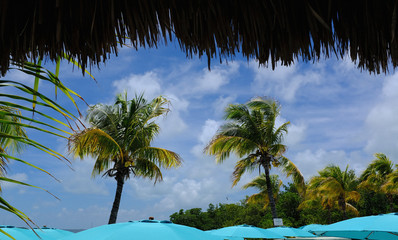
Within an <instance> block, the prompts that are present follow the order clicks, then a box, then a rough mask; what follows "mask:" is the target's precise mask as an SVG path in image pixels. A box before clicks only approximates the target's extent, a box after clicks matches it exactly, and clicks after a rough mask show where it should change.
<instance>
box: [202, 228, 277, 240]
mask: <svg viewBox="0 0 398 240" xmlns="http://www.w3.org/2000/svg"><path fill="white" fill-rule="evenodd" d="M208 232H209V233H210V234H212V235H217V236H222V237H223V238H224V239H230V240H233V239H237V238H240V239H242V238H284V237H283V236H282V235H280V234H277V233H274V232H271V231H269V230H268V229H263V228H258V227H254V226H251V225H238V226H232V227H225V228H220V229H216V230H211V231H208Z"/></svg>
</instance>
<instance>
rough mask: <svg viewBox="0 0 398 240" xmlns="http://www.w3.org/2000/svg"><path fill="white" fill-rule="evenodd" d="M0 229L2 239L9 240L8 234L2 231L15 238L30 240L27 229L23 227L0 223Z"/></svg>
mask: <svg viewBox="0 0 398 240" xmlns="http://www.w3.org/2000/svg"><path fill="white" fill-rule="evenodd" d="M0 230H1V231H0V239H1V240H3V239H7V240H11V238H9V236H7V235H6V234H4V232H6V233H7V234H9V235H11V236H12V237H13V238H15V239H17V240H32V238H31V235H30V233H29V231H28V230H27V229H24V228H17V227H14V226H4V225H2V226H0ZM36 238H37V239H38V237H37V236H36Z"/></svg>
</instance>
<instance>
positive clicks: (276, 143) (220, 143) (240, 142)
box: [205, 97, 304, 218]
mask: <svg viewBox="0 0 398 240" xmlns="http://www.w3.org/2000/svg"><path fill="white" fill-rule="evenodd" d="M279 113H280V105H279V104H278V103H277V102H276V101H273V100H271V99H266V98H260V97H258V98H254V99H252V100H250V101H249V102H248V103H246V104H235V105H234V104H231V105H229V106H228V107H227V108H226V109H225V119H226V120H227V121H228V122H227V123H225V124H224V125H222V126H221V127H220V129H219V130H218V132H217V134H216V135H215V136H214V137H213V139H212V140H211V142H210V143H209V144H208V145H207V146H206V148H205V152H206V153H208V154H211V155H215V156H216V161H217V163H222V162H223V161H224V160H225V159H227V158H228V157H229V155H230V154H231V153H235V154H236V155H237V156H238V157H239V158H241V159H240V160H239V161H238V162H237V163H236V165H235V169H234V172H233V186H235V185H236V184H237V183H238V182H239V180H240V179H241V176H242V175H243V174H244V173H245V172H246V171H253V170H254V169H256V168H259V170H261V168H262V169H263V170H264V174H265V179H266V186H267V194H268V199H269V202H270V207H271V212H272V216H273V218H277V217H278V216H277V212H276V206H275V199H274V196H273V191H272V181H271V178H270V169H271V167H272V166H275V167H280V168H281V169H282V170H283V171H285V173H286V174H287V175H288V176H292V177H293V180H294V182H296V183H299V185H300V186H304V178H303V176H302V174H301V173H300V171H299V170H298V169H297V167H296V166H295V165H294V164H293V163H292V162H291V161H290V160H288V159H287V158H285V157H284V156H283V153H284V152H285V151H286V149H287V147H286V146H285V145H284V144H283V143H282V142H283V137H284V134H285V133H287V127H288V125H289V122H286V123H283V124H282V125H281V126H279V127H277V126H276V123H275V122H276V119H277V117H278V116H279ZM301 189H303V188H301Z"/></svg>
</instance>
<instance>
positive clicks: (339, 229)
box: [313, 213, 398, 240]
mask: <svg viewBox="0 0 398 240" xmlns="http://www.w3.org/2000/svg"><path fill="white" fill-rule="evenodd" d="M313 232H314V233H316V234H317V235H318V236H327V237H329V236H330V237H345V238H353V239H372V240H382V239H383V240H384V239H388V240H398V213H389V214H381V215H375V216H367V217H357V218H351V219H348V220H344V221H341V222H337V223H333V224H330V225H327V226H323V227H320V228H317V229H314V230H313Z"/></svg>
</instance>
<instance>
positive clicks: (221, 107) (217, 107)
mask: <svg viewBox="0 0 398 240" xmlns="http://www.w3.org/2000/svg"><path fill="white" fill-rule="evenodd" d="M235 100H236V95H233V96H227V97H224V96H220V97H218V98H217V99H216V100H215V101H214V103H213V108H214V114H215V115H216V116H222V115H223V114H224V113H225V108H226V107H227V106H228V104H232V103H233V102H234V101H235Z"/></svg>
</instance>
